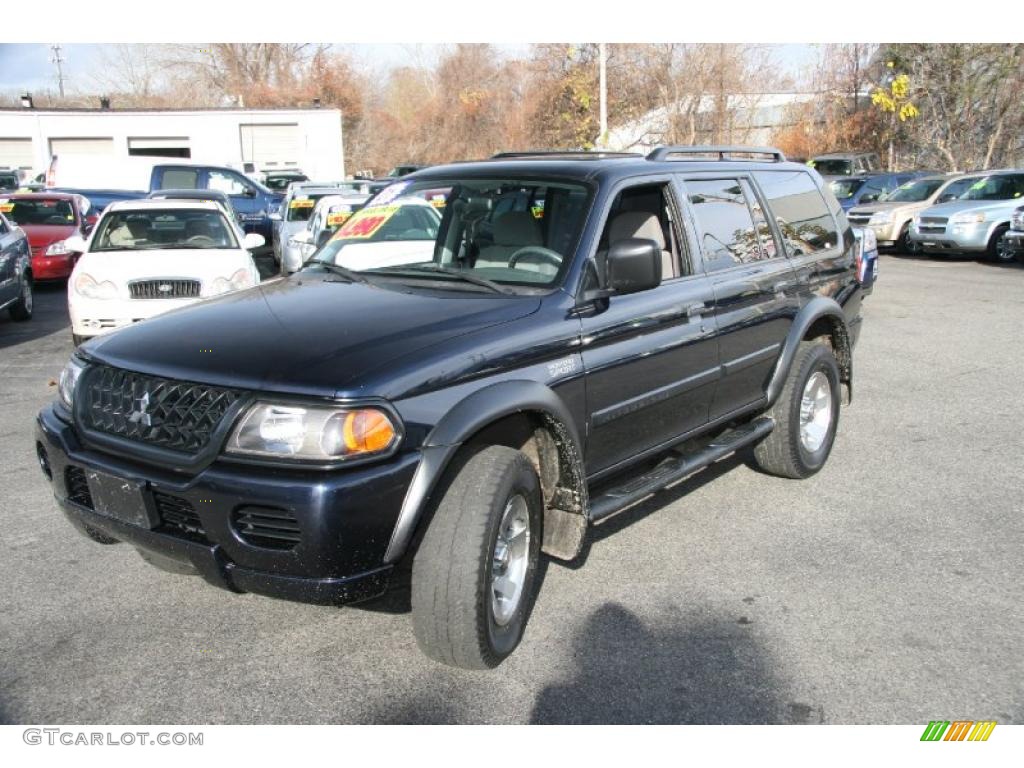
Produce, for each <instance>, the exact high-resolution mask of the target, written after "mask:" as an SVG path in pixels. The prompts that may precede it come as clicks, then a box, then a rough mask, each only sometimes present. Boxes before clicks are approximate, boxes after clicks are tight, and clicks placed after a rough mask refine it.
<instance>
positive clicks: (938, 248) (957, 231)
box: [910, 222, 991, 253]
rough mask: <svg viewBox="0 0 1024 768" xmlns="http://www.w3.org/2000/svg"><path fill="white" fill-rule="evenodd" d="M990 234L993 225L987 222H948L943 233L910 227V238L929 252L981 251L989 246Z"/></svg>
mask: <svg viewBox="0 0 1024 768" xmlns="http://www.w3.org/2000/svg"><path fill="white" fill-rule="evenodd" d="M990 236H991V225H990V224H988V223H987V222H981V223H979V224H948V223H947V224H946V227H945V231H943V232H941V233H931V232H919V231H918V229H917V228H916V227H911V229H910V239H911V240H913V241H914V242H917V243H920V245H921V247H922V248H923V249H924V250H925V252H927V253H942V252H951V253H979V252H982V251H985V250H986V249H987V248H988V242H989V238H990Z"/></svg>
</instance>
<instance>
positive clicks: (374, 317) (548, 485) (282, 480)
mask: <svg viewBox="0 0 1024 768" xmlns="http://www.w3.org/2000/svg"><path fill="white" fill-rule="evenodd" d="M740 153H742V154H743V156H744V157H746V158H747V159H745V160H739V159H734V157H736V156H738V155H739V154H740ZM753 157H759V158H761V159H760V160H758V159H752V158H753ZM709 158H710V159H709ZM427 190H447V193H446V198H445V200H444V203H445V204H444V206H443V208H440V209H439V210H438V212H439V215H440V217H441V218H440V224H439V227H438V228H437V231H436V233H435V237H434V238H433V240H434V245H433V248H432V249H431V248H430V247H429V245H428V246H427V248H426V253H427V254H428V255H429V254H430V253H431V251H432V253H433V258H432V259H431V258H429V257H427V258H425V257H424V256H423V255H422V251H421V253H420V255H419V257H418V258H415V259H414V260H412V261H411V262H409V263H400V264H390V265H388V266H380V265H379V264H378V265H377V266H367V264H374V262H375V253H374V249H375V248H376V249H380V251H381V253H383V252H384V251H385V250H387V249H389V248H391V247H392V246H393V243H392V242H389V240H388V239H387V238H383V239H381V238H375V237H374V235H375V234H376V233H378V232H383V231H385V229H387V228H388V227H390V228H392V229H394V228H396V227H395V225H396V223H397V222H398V219H399V216H400V214H401V212H402V211H404V210H405V207H403V205H402V204H401V203H400V202H399V201H402V200H408V199H417V196H419V195H422V194H424V192H425V191H427ZM540 200H543V201H544V204H543V205H542V206H541V205H537V204H536V203H537V201H540ZM404 226H406V225H401V226H398V227H397V229H398V230H402V229H403V227H404ZM407 226H411V227H416V226H418V225H417V224H416V223H415V221H413V220H411V219H410V221H409V224H408V225H407ZM343 230H344V232H345V237H344V238H342V239H340V240H332V241H331V243H330V244H329V246H330V247H328V246H325V247H324V249H323V250H322V251H320V252H318V253H317V254H316V255H314V257H313V259H312V260H311V261H310V263H309V264H308V265H307V266H306V267H305V268H304V269H302V270H301V271H300V272H299V273H298V274H296V275H294V276H292V277H289V278H286V279H282V280H275V281H271V282H268V283H263V284H261V285H259V286H257V287H255V288H253V289H250V290H247V291H241V292H238V293H235V294H232V295H230V296H227V297H224V298H218V299H213V300H210V301H208V302H205V303H203V304H201V305H197V306H195V307H190V308H188V309H185V310H181V311H177V312H172V313H169V314H166V315H163V316H161V317H157V318H154V319H152V320H148V321H146V322H144V323H140V324H137V325H134V326H131V327H129V328H126V329H124V330H122V331H119V332H118V333H116V334H112V335H109V336H105V337H102V338H100V339H98V340H94V341H92V342H89V343H87V344H85V345H84V346H83V347H82V348H81V349H80V350H79V351H78V353H77V354H76V356H75V357H73V358H72V360H71V361H70V362H69V363H68V366H67V368H66V369H65V371H64V373H63V375H62V376H61V381H60V387H59V391H60V395H59V397H58V399H57V400H56V401H55V402H54V403H53V404H51V405H49V406H47V407H46V408H44V409H43V410H42V412H41V413H40V414H39V417H38V426H37V432H36V446H35V448H36V451H37V453H38V456H39V462H40V466H41V467H42V470H43V473H44V474H45V475H46V478H47V480H48V481H49V482H50V483H51V484H52V488H53V492H54V494H55V496H56V499H57V502H58V504H59V505H60V507H61V508H62V509H63V510H64V512H65V514H66V515H67V517H68V518H69V520H70V521H71V522H72V523H73V524H74V525H75V526H76V527H77V528H78V529H79V530H80V531H82V532H83V533H84V534H86V535H88V536H90V537H91V538H93V539H94V540H96V541H98V542H102V543H114V542H117V541H123V542H127V543H129V544H130V545H132V546H134V547H136V548H138V549H139V550H140V552H142V553H143V556H144V557H145V558H146V559H147V560H148V561H150V562H153V563H155V564H158V565H162V566H163V567H167V568H171V569H174V570H177V571H181V572H190V573H198V574H200V575H202V577H203V578H204V579H205V580H207V581H208V582H210V583H212V584H215V585H217V586H220V587H223V588H226V589H230V590H234V591H240V592H255V593H259V594H264V595H272V596H276V597H282V598H287V599H292V600H301V601H309V602H313V603H322V604H339V603H346V602H351V601H355V600H363V599H367V598H372V597H375V596H377V595H380V594H381V593H382V592H384V591H385V589H386V588H387V587H388V585H389V582H390V581H391V579H392V577H393V576H394V575H395V574H396V573H408V572H409V571H410V570H411V579H412V625H413V630H414V633H415V636H416V638H417V641H418V643H419V645H420V647H421V648H422V649H423V651H424V652H425V653H426V654H427V655H429V656H430V657H432V658H434V659H437V660H439V661H441V662H444V663H446V664H451V665H455V666H460V667H468V668H484V667H492V666H495V665H497V664H498V663H500V662H501V661H502V659H504V658H505V657H506V656H508V654H510V653H511V652H512V651H513V650H514V649H515V647H516V646H517V644H518V643H519V641H520V638H521V637H522V634H523V630H524V626H525V624H526V621H527V618H528V616H529V614H530V605H531V602H532V600H533V596H534V592H535V589H536V586H537V583H536V582H537V566H538V559H539V557H540V555H541V553H542V552H543V553H546V554H547V555H549V556H551V557H555V558H558V559H562V560H572V559H573V558H575V557H577V555H579V553H580V552H581V550H582V548H583V545H584V540H585V537H586V535H587V530H588V528H589V527H590V526H591V525H592V524H593V523H595V522H597V521H599V520H602V519H604V518H606V517H608V516H609V515H613V514H615V513H617V512H620V511H622V510H623V509H626V508H628V507H630V506H631V505H633V504H635V503H637V502H638V501H640V500H642V499H644V498H646V497H648V496H650V495H652V494H655V493H657V492H658V491H660V490H661V489H663V488H665V487H666V486H668V485H670V484H673V483H676V482H678V481H679V480H681V479H682V478H684V477H686V476H687V475H689V474H691V473H693V472H696V471H698V470H700V469H702V468H704V467H707V466H709V465H710V464H712V463H713V462H715V461H718V460H719V459H722V458H724V457H726V456H728V455H730V454H732V453H734V452H736V451H740V450H742V449H745V448H748V447H749V448H752V449H753V458H754V461H756V463H757V464H758V465H759V466H760V467H761V468H762V469H763V470H764V471H766V472H769V473H772V474H776V475H780V476H782V477H790V478H805V477H808V476H810V475H813V474H814V473H816V472H817V471H818V470H820V469H821V468H822V466H824V464H825V462H826V460H827V459H828V456H829V452H830V451H831V448H832V444H833V441H834V439H835V436H836V428H837V425H838V421H839V409H840V404H841V402H848V398H849V395H850V394H851V392H852V389H851V387H852V381H853V347H854V344H855V342H856V340H857V337H858V334H859V331H860V323H861V297H862V288H861V285H860V283H859V282H858V279H857V275H856V273H855V268H856V264H857V263H858V260H859V255H858V253H857V251H856V249H857V247H858V246H857V244H856V240H855V237H854V233H853V231H852V230H851V229H850V227H849V225H848V224H847V223H846V220H845V218H844V217H843V216H842V215H841V211H840V208H839V204H838V203H837V202H836V200H835V198H834V197H833V196H832V194H831V193H830V192H829V191H828V189H827V188H823V187H822V186H821V183H820V177H819V176H818V175H817V174H816V173H813V172H812V171H811V170H810V169H809V168H807V167H806V166H800V165H796V164H794V163H787V162H785V159H784V158H783V157H782V155H781V153H779V152H777V151H775V150H771V149H757V148H749V147H747V148H730V147H712V148H708V147H697V148H692V147H663V148H659V149H656V150H654V151H653V152H651V153H650V154H648V155H647V156H646V157H644V156H640V155H630V154H620V155H616V154H610V153H605V154H595V153H564V154H546V155H531V154H520V155H517V156H514V157H510V158H509V157H506V158H499V159H493V160H490V161H482V162H475V163H460V164H456V165H449V166H438V167H434V168H430V169H427V170H423V171H419V172H418V173H417V174H415V175H414V176H410V177H407V178H404V179H401V180H399V181H397V182H395V183H394V184H392V185H390V186H389V187H387V188H386V189H385V190H383V191H382V192H381V193H380V194H378V195H377V196H376V197H375V198H374V199H373V200H371V201H370V202H369V203H368V205H367V206H366V208H364V209H363V210H362V211H360V213H359V216H358V218H357V217H353V218H352V219H351V220H350V221H349V222H346V225H345V227H343ZM395 234H396V236H400V238H401V239H408V238H410V237H412V236H413V235H415V232H407V231H397V232H396V233H395ZM662 554H663V556H670V557H675V556H677V555H678V553H675V552H672V553H669V552H666V553H662ZM652 556H654V553H652Z"/></svg>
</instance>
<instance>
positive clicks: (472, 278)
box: [373, 264, 512, 295]
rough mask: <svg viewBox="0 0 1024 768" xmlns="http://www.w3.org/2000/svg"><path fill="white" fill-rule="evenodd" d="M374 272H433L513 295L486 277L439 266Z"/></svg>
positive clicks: (413, 266)
mask: <svg viewBox="0 0 1024 768" xmlns="http://www.w3.org/2000/svg"><path fill="white" fill-rule="evenodd" d="M373 271H374V272H381V273H387V274H399V273H403V272H412V273H417V272H428V273H429V272H433V273H436V274H440V275H448V276H450V277H454V278H457V279H459V280H462V281H463V282H466V283H472V284H473V285H479V286H482V287H484V288H489V289H491V290H492V291H494V292H495V293H503V294H505V295H510V294H511V293H512V292H511V291H510V290H508V289H507V288H504V287H502V286H501V285H499V284H498V283H496V282H494V281H493V280H488V279H487V278H485V277H477V276H476V275H471V274H469V273H467V272H464V271H462V270H461V269H452V268H451V267H442V266H440V265H439V264H434V265H431V266H428V265H425V264H424V265H415V264H414V265H410V266H396V267H381V268H380V269H375V270H373Z"/></svg>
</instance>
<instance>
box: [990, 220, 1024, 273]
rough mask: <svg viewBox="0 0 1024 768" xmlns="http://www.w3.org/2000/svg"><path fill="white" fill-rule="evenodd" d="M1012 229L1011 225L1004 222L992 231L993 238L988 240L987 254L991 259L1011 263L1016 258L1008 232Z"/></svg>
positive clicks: (1001, 262)
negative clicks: (1007, 235)
mask: <svg viewBox="0 0 1024 768" xmlns="http://www.w3.org/2000/svg"><path fill="white" fill-rule="evenodd" d="M1009 231H1010V227H1009V225H1006V224H1004V225H1003V226H1001V227H999V229H997V230H996V231H995V232H993V233H992V239H991V240H989V241H988V249H987V251H986V253H985V255H986V256H987V257H988V258H989V259H990V260H991V261H996V262H998V263H1000V264H1010V263H1012V262H1013V261H1014V260H1015V259H1016V256H1014V253H1013V250H1012V249H1011V248H1010V241H1009V239H1008V238H1007V237H1006V233H1007V232H1009Z"/></svg>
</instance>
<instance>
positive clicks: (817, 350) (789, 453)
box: [754, 339, 840, 480]
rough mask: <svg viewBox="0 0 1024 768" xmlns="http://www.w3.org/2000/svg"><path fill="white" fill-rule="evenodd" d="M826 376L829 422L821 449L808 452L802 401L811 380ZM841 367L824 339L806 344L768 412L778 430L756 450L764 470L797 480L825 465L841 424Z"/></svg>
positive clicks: (806, 342)
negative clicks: (804, 434)
mask: <svg viewBox="0 0 1024 768" xmlns="http://www.w3.org/2000/svg"><path fill="white" fill-rule="evenodd" d="M818 372H820V373H822V374H824V376H825V378H826V379H827V380H828V383H829V393H828V394H829V395H830V396H831V411H830V422H829V424H828V427H827V430H826V432H825V435H824V439H823V440H822V442H821V444H820V446H819V447H818V448H817V449H815V450H808V448H807V447H805V445H804V443H803V441H802V440H801V437H800V435H801V423H800V422H801V401H802V399H803V395H804V389H805V387H806V386H807V383H808V381H809V380H810V379H811V377H812V376H814V374H815V373H818ZM839 387H840V384H839V364H838V363H837V362H836V357H835V355H834V354H833V353H832V347H831V346H830V345H829V344H828V343H826V342H825V341H823V340H821V339H812V340H810V341H803V342H801V343H800V346H799V348H798V349H797V353H796V357H795V358H794V359H793V365H792V367H791V368H790V370H789V376H788V377H787V378H786V384H785V386H784V387H783V388H782V393H781V394H780V395H779V399H778V400H776V401H775V404H774V405H773V406H772V407H771V409H770V410H769V411H768V415H769V416H771V417H772V418H774V419H775V429H774V430H772V432H771V434H770V435H768V437H766V438H765V439H764V440H762V441H761V442H760V443H758V445H757V446H756V447H755V448H754V460H755V461H756V463H757V466H758V467H760V468H761V469H762V470H763V471H765V472H768V473H769V474H772V475H778V476H779V477H788V478H792V479H795V480H799V479H803V478H805V477H810V476H811V475H813V474H814V473H815V472H817V471H818V470H820V469H821V468H822V467H823V466H825V462H826V461H827V460H828V455H829V453H830V452H831V451H832V444H833V442H835V437H836V427H837V426H838V425H839V399H840V398H839V394H840V388H839Z"/></svg>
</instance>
